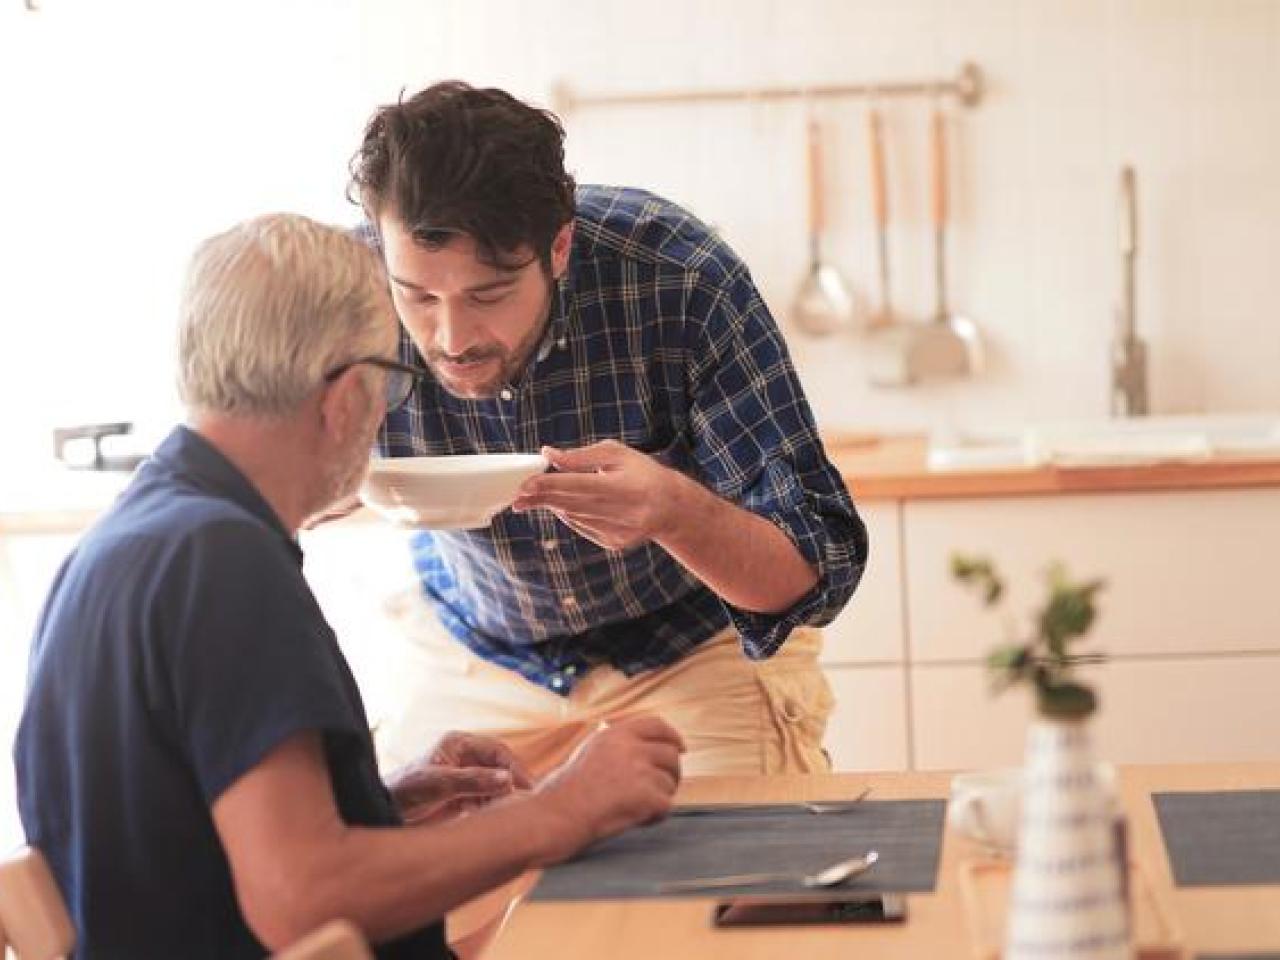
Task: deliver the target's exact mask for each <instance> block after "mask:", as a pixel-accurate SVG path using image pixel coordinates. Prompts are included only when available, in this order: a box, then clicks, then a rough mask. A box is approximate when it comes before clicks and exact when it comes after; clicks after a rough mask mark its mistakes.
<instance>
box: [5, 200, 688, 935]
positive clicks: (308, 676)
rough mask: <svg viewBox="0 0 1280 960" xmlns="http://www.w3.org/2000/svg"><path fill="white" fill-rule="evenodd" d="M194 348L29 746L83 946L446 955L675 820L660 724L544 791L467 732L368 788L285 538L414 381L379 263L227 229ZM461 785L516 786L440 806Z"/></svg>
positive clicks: (633, 730) (97, 539)
mask: <svg viewBox="0 0 1280 960" xmlns="http://www.w3.org/2000/svg"><path fill="white" fill-rule="evenodd" d="M180 342H181V348H180V352H181V368H180V385H181V389H182V394H183V397H184V400H185V402H186V404H187V406H188V408H189V411H190V417H189V422H188V425H187V426H182V427H178V428H177V429H175V430H174V432H173V433H172V434H171V435H170V436H169V437H168V439H167V440H165V442H164V443H163V444H162V445H161V446H160V447H159V448H158V449H157V451H156V453H155V455H154V456H153V457H152V458H151V459H150V460H149V461H148V462H147V463H145V464H144V465H143V466H142V467H141V468H140V470H139V472H138V474H137V475H136V477H135V478H134V480H133V482H132V483H131V485H130V487H129V489H128V490H127V491H126V492H125V493H124V494H123V495H122V496H121V498H120V499H119V500H118V501H117V502H116V504H115V505H114V506H113V507H112V508H111V510H110V511H109V512H108V514H107V515H106V516H105V517H104V518H103V519H102V520H101V521H100V522H99V523H98V524H97V525H96V526H95V527H94V529H93V530H91V531H90V532H89V533H88V534H86V535H85V537H84V538H83V540H82V541H81V542H80V544H79V545H78V546H77V548H76V549H75V551H74V552H73V553H72V554H71V556H70V557H69V558H68V559H67V561H66V562H65V564H64V565H63V567H62V569H61V571H60V572H59V574H58V576H57V579H56V581H55V583H54V586H53V588H52V591H51V593H50V596H49V599H48V602H47V605H46V607H45V610H44V613H43V615H42V617H41V619H40V623H39V627H38V632H37V636H36V639H35V646H34V651H33V661H32V672H31V681H30V688H29V692H28V697H27V703H26V707H25V712H24V715H23V718H22V722H21V727H20V730H19V734H18V740H17V746H16V751H15V754H16V761H17V768H18V783H19V803H20V809H21V814H22V819H23V823H24V825H25V828H26V831H27V835H28V839H29V841H30V842H31V843H33V844H35V845H36V846H38V847H40V848H41V849H42V850H43V851H44V852H45V854H46V855H47V856H48V858H49V860H50V862H51V863H52V865H53V868H54V873H55V874H56V876H57V879H58V881H59V884H60V886H61V888H62V890H63V893H64V894H65V896H66V897H67V899H68V901H69V904H70V907H71V912H72V915H73V918H74V920H75V923H76V927H77V930H78V933H79V937H80V948H79V950H78V952H77V955H78V956H80V957H84V958H93V957H123V956H127V957H131V958H146V957H157V958H158V957H166V958H172V957H188V958H189V957H204V956H207V957H211V958H212V957H217V958H220V960H225V958H231V957H259V956H261V955H262V954H263V953H264V951H265V950H266V949H275V948H278V947H279V946H281V945H283V944H285V943H287V942H288V941H290V940H292V939H294V938H295V937H297V936H298V935H299V934H301V933H303V932H305V931H307V930H309V929H311V928H312V927H314V926H316V925H317V924H318V923H320V922H321V921H323V920H325V919H328V918H331V917H344V918H347V919H349V920H352V921H354V922H355V923H357V924H358V925H359V926H360V927H361V928H362V929H363V930H364V932H365V933H366V934H367V935H368V936H369V937H370V938H371V939H373V940H375V941H377V942H379V943H380V944H381V945H382V946H381V949H380V954H381V955H382V956H386V957H392V956H405V957H407V956H413V957H445V956H448V955H449V951H448V948H447V947H446V945H445V942H444V937H443V930H442V925H441V923H440V917H441V916H442V915H443V914H444V913H445V911H447V910H449V909H451V908H452V907H454V906H455V905H457V904H459V903H461V902H463V901H465V900H467V899H469V898H472V897H474V896H476V895H477V894H479V893H481V892H482V891H485V890H487V889H489V888H492V887H494V886H496V885H498V884H501V883H503V882H504V881H507V880H509V879H511V878H512V877H514V876H516V875H518V874H519V873H520V872H522V871H523V870H525V869H527V868H529V867H531V866H537V865H540V864H547V863H551V862H553V861H555V860H558V859H560V858H563V857H565V856H567V855H569V854H571V853H573V852H574V851H576V850H577V849H579V848H580V847H581V846H583V845H584V844H586V843H588V842H590V841H592V840H594V839H597V838H599V837H602V836H606V835H609V834H611V833H614V832H616V831H619V830H621V829H624V828H626V827H628V826H630V825H632V824H635V823H639V822H645V821H648V820H651V819H653V818H655V817H659V816H661V815H663V813H664V812H665V811H666V809H667V807H668V804H669V802H670V797H671V794H672V792H673V790H674V788H675V786H676V783H677V780H678V777H679V760H678V754H679V752H680V750H681V749H682V747H681V743H680V741H679V738H678V736H677V735H676V734H675V733H674V731H672V730H671V729H670V728H669V727H668V726H667V725H666V724H665V723H663V722H662V721H660V720H657V719H655V718H652V717H647V718H646V717H640V718H635V719H633V720H631V721H629V722H624V723H618V724H615V725H613V726H611V727H609V728H608V729H605V730H602V731H600V732H599V733H598V734H597V735H596V736H594V737H593V738H591V739H590V740H588V741H587V743H586V744H585V745H584V748H583V749H582V750H580V751H579V752H578V753H577V754H576V755H575V756H574V758H573V759H572V760H571V761H570V762H569V763H568V764H567V765H566V766H564V767H562V768H560V769H559V770H557V771H556V772H555V773H553V774H552V775H551V776H549V777H548V778H546V779H545V780H543V781H542V782H541V783H540V784H539V785H538V786H537V787H536V789H527V790H525V789H515V788H518V787H527V786H528V784H527V782H525V781H524V779H523V775H522V773H521V772H520V770H519V768H518V767H517V766H516V765H515V764H514V763H513V762H512V761H511V759H510V755H509V754H508V753H506V751H505V750H504V748H503V747H502V746H501V745H500V744H498V743H497V742H495V741H489V740H485V739H482V738H467V737H460V736H454V737H452V738H450V739H449V740H448V741H447V742H446V743H445V744H444V745H443V747H442V749H441V750H440V751H439V752H438V754H437V756H436V757H435V760H436V761H439V762H438V763H436V764H432V763H430V762H427V763H422V764H418V765H416V766H414V767H412V768H411V769H410V770H409V771H408V773H407V774H405V775H404V776H402V777H400V778H398V779H396V780H395V782H393V783H392V784H391V785H390V790H388V789H387V787H385V786H384V784H383V782H382V780H381V779H380V778H379V774H378V770H377V767H376V765H375V760H374V753H373V746H372V743H371V741H370V737H369V731H368V724H367V722H366V719H365V713H364V709H363V706H362V704H361V700H360V695H359V693H358V691H357V689H356V686H355V684H354V682H353V680H352V677H351V674H350V672H349V670H348V668H347V665H346V663H345V661H344V660H343V657H342V654H341V653H340V651H339V649H338V646H337V644H336V642H335V638H334V635H333V632H332V630H331V629H330V628H329V626H328V625H327V624H326V622H325V620H324V618H323V616H322V615H321V613H320V610H319V608H318V607H317V605H316V602H315V600H314V598H313V597H312V595H311V593H310V591H309V590H308V588H307V585H306V582H305V581H304V579H303V577H302V573H301V559H302V555H301V552H300V550H299V548H298V544H297V542H296V539H295V534H296V531H297V530H298V528H299V526H300V525H301V523H302V522H303V520H304V518H306V517H308V516H310V515H312V514H314V513H316V512H317V511H318V510H320V509H322V508H324V507H325V506H326V505H327V504H330V503H332V502H333V501H334V500H335V499H336V498H339V497H341V496H344V495H346V494H349V493H350V492H351V491H352V490H353V488H354V487H355V485H356V484H357V483H358V481H359V479H360V477H361V476H362V474H363V471H364V469H365V467H366V463H367V455H368V451H369V449H370V446H371V444H372V442H373V439H374V436H375V433H376V431H377V429H378V425H379V424H380V423H381V422H382V420H383V418H384V417H385V416H386V414H387V411H388V409H389V408H390V407H392V406H394V405H396V404H398V403H400V402H402V401H403V399H404V397H405V395H406V394H407V393H408V386H409V384H410V382H411V381H410V380H409V379H408V378H407V377H408V374H407V371H406V370H405V369H404V368H402V367H401V366H400V365H399V364H398V363H397V362H396V361H395V360H394V359H393V357H394V356H395V353H396V345H397V325H396V320H395V315H394V312H393V310H392V307H391V304H390V302H389V299H388V296H387V292H386V284H385V280H384V279H383V275H382V273H381V270H380V267H379V265H378V264H377V261H376V260H375V258H374V257H373V255H372V254H370V253H369V252H368V251H367V250H366V249H364V248H363V247H362V246H361V245H360V244H358V243H357V242H356V241H354V240H352V239H350V238H349V237H347V236H345V235H344V234H343V233H341V232H339V231H336V230H334V229H332V228H329V227H324V226H321V225H319V224H316V223H313V222H311V221H309V220H306V219H304V218H301V217H293V216H274V217H266V218H263V219H260V220H256V221H252V222H249V223H245V224H242V225H240V226H237V227H235V228H234V229H232V230H230V231H229V232H227V233H224V234H222V235H221V236H218V237H215V238H213V239H212V240H210V241H208V242H207V243H206V244H204V245H203V246H202V247H201V248H200V250H199V251H198V252H197V254H196V256H195V258H194V261H193V263H192V266H191V270H190V274H189V278H188V284H187V287H186V291H185V295H184V301H183V306H182V315H181V338H180ZM441 764H443V766H442V765H441ZM449 765H453V767H455V768H457V769H452V770H451V769H449ZM464 780H466V781H467V782H465V783H464V782H463V781H464ZM460 792H461V793H462V794H463V795H465V796H467V797H469V798H471V800H472V801H473V802H474V800H475V798H476V797H480V798H485V797H489V798H492V797H495V796H499V795H503V794H509V795H507V796H501V799H497V800H494V802H491V803H489V804H488V805H486V806H483V807H482V808H481V809H479V810H476V811H474V812H470V813H467V814H466V815H463V816H448V813H449V811H448V810H447V809H444V810H443V811H442V802H444V801H448V800H450V799H451V798H454V797H457V796H458V795H459V793H460ZM446 807H447V804H446ZM405 820H412V821H414V822H415V824H417V825H414V826H408V827H406V826H402V824H403V823H404V822H405ZM419 821H422V822H420V823H419Z"/></svg>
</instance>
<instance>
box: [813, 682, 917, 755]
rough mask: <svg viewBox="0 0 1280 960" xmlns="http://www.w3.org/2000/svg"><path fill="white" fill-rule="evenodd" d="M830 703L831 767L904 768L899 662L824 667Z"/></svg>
mask: <svg viewBox="0 0 1280 960" xmlns="http://www.w3.org/2000/svg"><path fill="white" fill-rule="evenodd" d="M827 679H828V680H829V681H830V682H831V688H832V692H834V693H835V696H836V707H835V710H834V711H833V713H832V715H831V720H830V722H829V723H828V725H827V740H826V748H827V751H828V752H829V753H830V754H831V762H832V766H833V767H834V768H835V769H836V770H905V769H906V767H907V706H906V690H905V680H906V676H905V671H904V669H903V668H902V667H861V666H843V667H828V668H827Z"/></svg>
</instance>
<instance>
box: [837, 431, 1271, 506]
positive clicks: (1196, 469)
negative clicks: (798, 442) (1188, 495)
mask: <svg viewBox="0 0 1280 960" xmlns="http://www.w3.org/2000/svg"><path fill="white" fill-rule="evenodd" d="M825 444H826V448H827V454H828V456H830V457H831V460H832V462H833V463H834V464H835V465H836V467H838V468H839V470H840V472H841V473H842V474H843V475H844V478H845V482H846V483H848V484H849V489H850V492H852V494H853V498H854V500H855V501H857V502H866V501H872V500H929V499H946V498H962V497H1011V496H1027V495H1031V494H1062V493H1125V492H1137V491H1149V490H1207V489H1215V488H1231V487H1271V486H1280V460H1277V459H1266V460H1264V459H1250V460H1244V459H1238V460H1233V459H1227V458H1220V457H1212V458H1210V459H1207V460H1203V461H1197V462H1170V463H1158V464H1144V465H1126V466H1106V467H1071V468H1063V467H1052V466H1047V467H1014V466H1010V467H999V468H985V469H981V470H930V469H929V466H928V463H927V454H928V441H927V440H926V439H925V438H924V437H923V436H918V435H904V436H892V435H890V436H880V435H876V434H833V435H831V436H829V437H827V438H826V440H825Z"/></svg>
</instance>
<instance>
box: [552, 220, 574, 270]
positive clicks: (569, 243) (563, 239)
mask: <svg viewBox="0 0 1280 960" xmlns="http://www.w3.org/2000/svg"><path fill="white" fill-rule="evenodd" d="M572 248H573V221H572V220H570V221H569V222H568V223H566V224H565V225H564V226H563V227H561V228H560V229H559V230H558V231H556V235H555V237H553V238H552V240H551V276H552V278H554V279H556V280H559V279H560V278H561V277H562V276H564V272H565V270H567V269H568V268H569V251H570V250H571V249H572Z"/></svg>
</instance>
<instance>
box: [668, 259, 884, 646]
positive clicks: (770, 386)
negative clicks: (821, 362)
mask: <svg viewBox="0 0 1280 960" xmlns="http://www.w3.org/2000/svg"><path fill="white" fill-rule="evenodd" d="M689 315H690V316H691V317H695V318H697V320H696V322H695V323H693V324H692V325H691V329H690V340H689V346H690V348H691V350H692V356H691V358H690V362H691V379H690V388H691V397H690V411H689V425H690V433H691V438H690V441H691V446H692V452H693V459H694V463H695V464H696V468H697V470H698V472H699V475H700V476H699V479H701V480H702V482H703V483H705V484H706V485H707V486H708V487H709V488H710V489H712V490H714V491H715V492H716V493H717V494H719V495H720V496H722V497H724V498H725V499H726V500H729V501H731V502H733V503H736V504H738V505H739V506H741V507H743V508H744V509H747V510H749V511H751V512H752V513H755V514H757V515H759V516H761V517H764V518H765V519H767V520H769V521H770V522H772V523H773V524H774V525H776V526H777V527H778V528H779V529H780V530H782V532H783V533H785V534H786V535H787V537H788V538H789V539H790V540H791V542H792V543H793V544H795V546H796V549H797V550H799V551H800V554H801V556H803V557H804V559H805V560H806V561H807V562H808V563H809V564H810V566H812V567H813V568H814V570H815V571H816V572H817V575H818V579H817V583H816V584H815V585H814V587H813V589H812V590H810V591H809V592H808V593H807V594H805V596H803V597H801V598H800V599H799V600H798V601H797V602H796V603H795V604H794V605H792V606H791V608H790V609H788V610H784V611H782V612H780V613H776V614H764V613H754V612H751V611H748V610H742V609H740V608H737V607H734V606H733V605H731V604H726V605H725V606H726V609H727V611H728V613H729V616H730V617H731V618H732V620H733V623H734V626H735V627H736V628H737V629H738V631H739V633H740V634H741V637H742V645H743V649H744V651H745V652H746V654H747V655H748V656H749V657H752V658H753V659H763V658H765V657H769V656H772V655H773V654H774V653H776V652H777V651H778V649H779V648H780V647H781V646H782V644H783V643H784V642H785V641H786V639H787V636H788V635H789V634H790V633H791V631H792V630H793V629H794V628H795V627H797V626H801V625H806V624H807V625H813V626H823V625H825V624H827V623H830V622H831V621H832V620H833V619H834V618H835V617H836V615H837V614H838V613H839V612H840V611H841V610H842V609H843V608H844V606H845V604H847V603H848V602H849V599H850V597H852V596H853V592H854V590H855V589H856V588H857V586H858V582H859V580H860V579H861V577H862V572H863V570H864V569H865V567H866V562H867V548H868V544H867V531H866V526H865V525H864V524H863V522H862V519H861V518H860V517H859V516H858V513H857V510H856V508H855V507H854V504H853V499H852V498H851V497H850V495H849V491H848V490H847V489H846V487H845V484H844V481H843V480H842V479H841V477H840V474H839V472H838V471H837V470H836V469H835V467H834V466H833V465H832V464H831V462H830V461H829V460H828V459H827V455H826V452H825V451H824V450H823V448H822V441H821V439H820V438H819V436H818V431H817V426H816V424H815V423H814V419H813V413H812V411H811V410H810V408H809V403H808V401H807V400H806V399H805V396H804V391H803V389H802V387H801V385H800V380H799V378H798V377H797V375H796V372H795V368H794V366H793V365H792V363H791V358H790V356H789V354H788V352H787V349H786V344H785V342H784V341H783V339H782V335H781V333H780V332H779V330H778V327H777V324H776V323H775V322H774V320H773V317H772V316H771V315H770V313H769V310H768V308H767V307H766V306H765V304H764V301H763V300H762V299H761V297H760V295H759V292H758V291H757V290H756V288H755V285H754V283H753V282H752V281H751V277H750V275H749V274H748V272H747V271H746V269H745V268H742V269H740V270H738V271H736V272H735V273H733V274H732V275H731V276H730V277H729V278H728V279H727V280H726V281H724V282H723V283H720V284H717V285H715V286H714V287H707V286H698V287H695V288H694V289H693V290H691V291H690V294H689Z"/></svg>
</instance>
